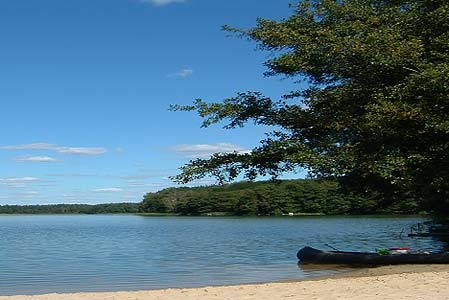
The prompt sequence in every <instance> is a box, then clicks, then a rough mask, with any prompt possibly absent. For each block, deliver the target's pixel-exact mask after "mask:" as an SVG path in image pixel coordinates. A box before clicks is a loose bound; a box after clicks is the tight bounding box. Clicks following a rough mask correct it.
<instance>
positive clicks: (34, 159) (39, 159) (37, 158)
mask: <svg viewBox="0 0 449 300" xmlns="http://www.w3.org/2000/svg"><path fill="white" fill-rule="evenodd" d="M15 160H16V161H19V162H54V161H56V159H54V158H53V157H50V156H27V157H18V158H16V159H15Z"/></svg>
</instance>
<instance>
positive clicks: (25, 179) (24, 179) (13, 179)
mask: <svg viewBox="0 0 449 300" xmlns="http://www.w3.org/2000/svg"><path fill="white" fill-rule="evenodd" d="M37 180H39V178H36V177H9V178H0V182H30V181H37Z"/></svg>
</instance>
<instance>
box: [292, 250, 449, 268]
mask: <svg viewBox="0 0 449 300" xmlns="http://www.w3.org/2000/svg"><path fill="white" fill-rule="evenodd" d="M296 256H297V257H298V259H299V262H300V263H313V264H339V265H355V266H356V265H371V266H376V265H377V266H379V265H399V264H449V253H447V252H443V253H400V252H397V251H396V253H394V254H392V253H374V252H348V251H322V250H318V249H315V248H312V247H304V248H302V249H300V250H299V251H298V253H297V254H296Z"/></svg>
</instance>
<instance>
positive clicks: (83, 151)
mask: <svg viewBox="0 0 449 300" xmlns="http://www.w3.org/2000/svg"><path fill="white" fill-rule="evenodd" d="M0 149H4V150H51V151H56V152H58V153H63V154H78V155H100V154H103V153H105V152H106V149H105V148H102V147H67V146H59V145H54V144H48V143H32V144H23V145H8V146H0Z"/></svg>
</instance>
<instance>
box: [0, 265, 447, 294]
mask: <svg viewBox="0 0 449 300" xmlns="http://www.w3.org/2000/svg"><path fill="white" fill-rule="evenodd" d="M448 281H449V265H398V266H382V267H375V268H362V269H356V270H353V271H349V272H344V273H339V274H334V275H323V276H317V277H309V278H304V279H301V280H291V281H280V282H270V283H255V284H240V285H227V286H226V285H225V286H205V287H200V288H169V289H157V290H140V291H119V292H80V293H67V294H43V295H14V296H0V300H131V299H132V300H150V299H151V300H153V299H158V300H206V299H207V300H209V299H211V300H215V299H216V300H234V299H236V300H237V299H246V300H265V299H266V300H273V299H282V298H287V299H314V300H324V299H326V300H328V299H329V300H330V299H337V298H341V299H350V300H351V299H354V300H355V299H360V296H363V297H364V298H365V299H364V300H367V299H395V300H398V299H410V298H413V299H429V300H430V299H436V300H437V299H449V285H447V282H448Z"/></svg>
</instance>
